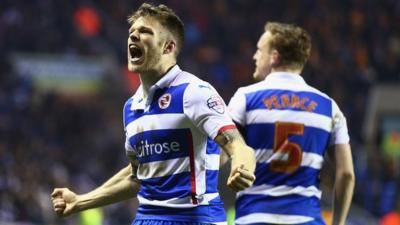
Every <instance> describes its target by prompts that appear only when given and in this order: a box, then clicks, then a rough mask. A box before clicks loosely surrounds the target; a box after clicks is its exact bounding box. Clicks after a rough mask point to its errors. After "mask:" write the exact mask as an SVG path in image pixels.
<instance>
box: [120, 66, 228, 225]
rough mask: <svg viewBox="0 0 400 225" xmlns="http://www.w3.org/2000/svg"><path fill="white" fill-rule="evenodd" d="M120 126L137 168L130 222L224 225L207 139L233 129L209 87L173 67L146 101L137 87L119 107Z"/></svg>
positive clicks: (214, 157) (214, 153)
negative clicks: (136, 202)
mask: <svg viewBox="0 0 400 225" xmlns="http://www.w3.org/2000/svg"><path fill="white" fill-rule="evenodd" d="M124 126H125V131H126V143H125V148H126V152H127V155H128V156H130V157H131V158H133V159H135V160H137V162H138V163H139V166H138V171H137V177H138V179H139V180H140V182H141V190H140V192H139V193H138V199H139V203H140V205H139V208H138V211H137V215H136V219H160V220H170V221H191V222H202V223H213V224H220V223H221V224H223V223H225V221H226V217H225V212H224V208H223V203H222V201H221V199H220V197H219V194H218V190H217V183H218V171H219V158H220V155H219V154H220V148H219V147H218V145H217V144H216V143H215V142H214V141H213V139H214V138H215V137H216V136H217V135H218V133H220V132H222V131H224V130H225V129H230V128H232V127H234V124H233V122H232V120H231V118H230V117H229V115H228V113H227V112H226V106H225V103H224V101H223V100H222V98H221V97H220V96H219V94H218V93H217V92H216V90H215V89H214V88H213V87H212V86H211V85H210V84H208V83H207V82H204V81H202V80H200V79H199V78H197V77H196V76H194V75H192V74H190V73H187V72H184V71H182V70H181V69H180V68H179V66H177V65H176V66H174V67H173V68H172V69H171V70H170V71H169V72H168V73H167V74H166V75H165V76H163V77H162V78H161V79H160V80H159V81H158V82H157V83H156V84H155V85H153V86H152V87H151V88H150V91H149V96H148V98H147V100H146V99H144V98H143V92H142V89H141V87H139V89H138V90H137V92H136V93H135V95H134V96H133V97H132V98H130V99H129V100H128V101H127V102H126V103H125V106H124Z"/></svg>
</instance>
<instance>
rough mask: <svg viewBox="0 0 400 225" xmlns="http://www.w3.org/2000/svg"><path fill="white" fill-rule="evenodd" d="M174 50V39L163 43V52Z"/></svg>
mask: <svg viewBox="0 0 400 225" xmlns="http://www.w3.org/2000/svg"><path fill="white" fill-rule="evenodd" d="M175 50H176V43H175V41H167V42H166V43H165V46H164V51H163V53H164V54H169V53H171V52H174V51H175Z"/></svg>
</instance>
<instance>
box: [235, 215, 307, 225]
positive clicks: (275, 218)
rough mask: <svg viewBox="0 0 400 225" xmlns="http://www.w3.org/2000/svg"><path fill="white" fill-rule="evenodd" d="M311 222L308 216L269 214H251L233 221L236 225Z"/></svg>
mask: <svg viewBox="0 0 400 225" xmlns="http://www.w3.org/2000/svg"><path fill="white" fill-rule="evenodd" d="M311 220H313V218H312V217H308V216H293V215H285V214H270V213H252V214H250V215H246V216H242V217H240V218H238V219H236V220H235V223H236V224H251V223H265V221H268V223H279V224H297V223H305V222H309V221H311Z"/></svg>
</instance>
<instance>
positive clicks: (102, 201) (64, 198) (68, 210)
mask: <svg viewBox="0 0 400 225" xmlns="http://www.w3.org/2000/svg"><path fill="white" fill-rule="evenodd" d="M136 169H137V167H136V166H133V165H132V164H129V165H128V166H126V167H125V168H123V169H121V170H120V171H119V172H118V173H116V174H115V175H114V176H112V177H111V178H110V179H108V180H107V181H106V182H105V183H104V184H103V185H101V186H100V187H98V188H96V189H95V190H93V191H91V192H88V193H86V194H81V195H78V194H75V193H74V192H72V191H70V190H69V189H68V188H56V189H54V191H53V193H52V194H51V199H52V201H53V208H54V211H55V212H56V213H57V215H59V216H68V215H70V214H72V213H76V212H80V211H83V210H86V209H90V208H97V207H101V206H104V205H108V204H112V203H116V202H119V201H123V200H127V199H129V198H132V197H135V196H136V195H137V193H138V191H139V189H140V182H139V181H138V180H137V179H136V175H135V174H136Z"/></svg>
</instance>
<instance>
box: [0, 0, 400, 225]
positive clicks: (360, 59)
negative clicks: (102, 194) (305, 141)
mask: <svg viewBox="0 0 400 225" xmlns="http://www.w3.org/2000/svg"><path fill="white" fill-rule="evenodd" d="M142 2H143V1H132V0H131V1H128V0H115V1H109V0H58V1H53V0H30V1H26V0H1V1H0V54H1V57H0V221H28V222H34V223H37V224H46V223H53V222H54V221H58V220H56V219H55V218H54V214H53V212H52V211H51V206H50V200H49V194H50V192H51V190H52V188H53V187H55V186H64V185H67V186H70V187H74V190H77V191H78V192H83V191H88V190H90V189H91V188H93V187H95V186H96V185H98V184H100V183H101V182H103V181H105V179H106V178H107V177H109V176H110V175H112V174H113V173H114V172H116V171H117V170H119V169H120V168H121V167H122V166H123V165H124V164H126V163H127V159H125V157H124V148H123V143H124V140H123V139H124V133H123V127H122V118H121V116H122V113H121V110H122V106H123V103H124V100H125V99H127V98H128V97H129V96H130V95H131V94H133V93H134V91H135V90H129V89H127V88H125V87H124V86H122V85H119V86H118V85H108V86H106V88H105V89H104V91H103V92H102V93H101V94H99V95H97V96H92V97H91V98H90V99H89V100H88V99H81V100H76V99H74V100H71V99H68V98H65V97H64V96H62V95H59V94H57V93H54V92H49V93H42V92H38V91H37V90H36V89H35V87H34V85H33V84H32V81H31V80H30V79H28V78H26V77H24V76H23V74H18V73H16V72H15V70H13V67H12V66H11V65H10V62H9V55H10V54H12V53H14V52H23V53H26V52H29V53H57V54H65V55H91V56H93V55H107V56H110V57H113V58H115V59H116V61H117V62H118V64H119V67H120V70H119V71H115V74H111V75H110V76H114V77H116V79H123V77H124V74H123V73H124V71H125V68H126V48H127V47H126V40H127V34H128V24H127V22H126V18H127V16H128V15H129V14H130V13H131V12H132V11H133V9H135V8H137V7H138V6H139V5H140V4H141V3H142ZM151 2H153V3H155V4H158V3H164V4H166V5H168V6H169V7H171V8H172V9H174V10H175V11H176V13H177V14H178V15H179V16H180V17H181V18H182V20H183V22H184V23H185V28H186V34H185V35H186V42H185V46H184V49H183V51H182V53H181V55H180V57H179V61H180V63H179V64H180V66H181V67H182V68H183V69H185V70H188V71H190V72H192V73H194V74H196V75H198V76H199V77H201V78H202V79H205V80H207V81H209V82H210V83H212V84H213V85H214V86H215V87H216V89H217V90H218V91H219V92H220V93H221V95H222V96H223V97H224V99H225V100H226V101H229V98H230V97H231V96H232V94H233V93H234V91H235V90H236V89H237V88H238V87H239V86H243V85H247V84H250V83H252V82H253V81H252V76H251V75H252V72H253V69H254V62H253V60H252V56H253V54H254V52H255V50H256V43H257V40H258V38H259V36H260V34H261V33H262V32H263V29H264V24H265V22H266V21H281V22H289V23H295V24H298V25H300V26H302V27H304V28H305V29H306V30H307V31H308V32H310V34H311V36H312V43H313V49H312V54H311V58H310V60H309V63H308V64H307V66H306V68H305V70H304V73H303V74H304V78H305V80H306V81H307V82H308V83H309V84H311V85H313V86H315V87H317V88H319V89H320V90H322V91H324V92H326V93H327V94H329V95H330V96H332V97H333V98H334V99H335V100H336V101H337V103H338V104H339V106H340V107H341V108H342V110H343V111H344V114H345V115H346V117H347V120H348V125H349V132H350V135H351V138H352V144H353V148H354V149H355V150H354V156H355V163H356V167H357V168H356V169H357V171H356V173H357V176H358V178H357V179H358V180H357V182H358V184H357V187H356V188H358V189H357V191H356V196H355V203H357V204H358V205H360V206H361V207H362V208H365V209H367V210H368V211H370V212H371V213H372V214H374V215H376V216H377V217H381V216H383V215H384V214H385V213H387V212H389V211H391V210H393V209H394V207H395V200H394V199H395V198H396V197H397V195H398V194H397V192H398V191H397V190H398V187H399V178H398V174H397V172H396V171H393V163H394V162H392V163H386V162H387V160H386V159H384V157H381V156H380V153H379V150H376V151H375V153H376V154H377V155H373V156H370V155H367V154H366V151H365V150H364V147H363V143H365V140H363V138H362V136H361V134H362V132H361V131H362V124H363V119H364V113H365V109H366V105H367V104H368V91H369V88H370V87H371V86H372V85H374V84H377V83H384V82H392V83H393V82H397V83H399V82H400V25H399V23H398V21H400V1H397V0H380V1H377V0H335V1H334V0H318V1H317V0H303V1H289V0H281V1H274V0H265V1H259V0H202V1H196V0H184V1H178V0H167V1H151ZM361 159H365V160H363V161H361ZM366 184H371V185H370V186H369V187H370V188H363V187H365V185H366ZM123 204H125V205H119V206H116V207H114V208H112V207H111V208H109V209H108V211H107V212H108V213H110V214H111V215H112V216H110V217H109V218H107V220H108V223H109V224H123V223H124V224H127V223H128V222H127V221H129V219H130V218H131V217H132V215H133V214H134V212H132V211H133V207H132V204H134V203H123ZM58 223H66V222H65V221H64V222H62V221H58Z"/></svg>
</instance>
